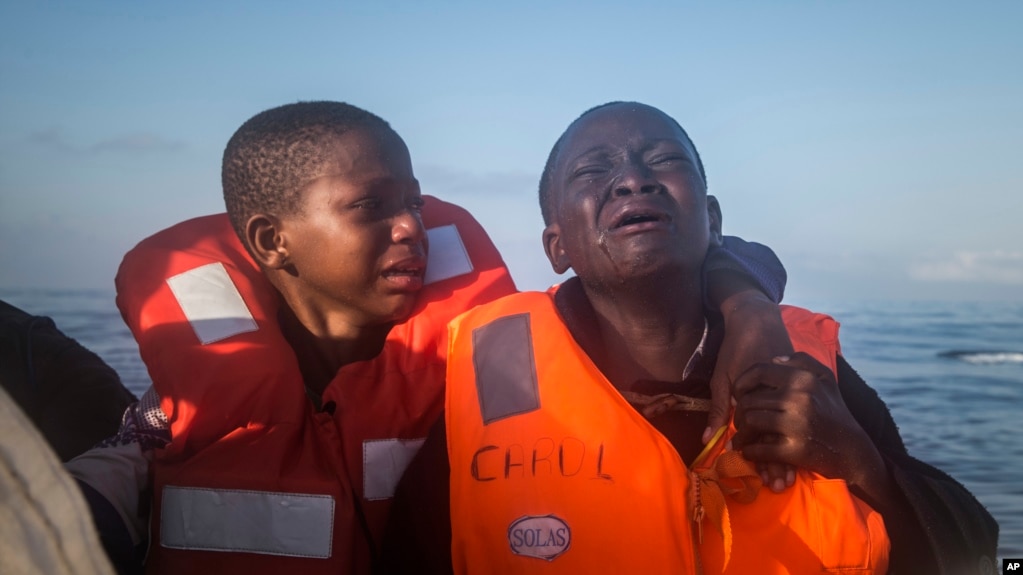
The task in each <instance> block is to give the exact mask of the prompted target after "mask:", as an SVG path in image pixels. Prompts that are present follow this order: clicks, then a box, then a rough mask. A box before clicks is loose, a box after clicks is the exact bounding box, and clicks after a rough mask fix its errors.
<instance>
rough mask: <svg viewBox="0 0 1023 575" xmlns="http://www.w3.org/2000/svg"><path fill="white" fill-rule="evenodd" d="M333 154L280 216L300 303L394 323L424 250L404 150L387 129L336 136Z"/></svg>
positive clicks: (416, 280)
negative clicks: (297, 202)
mask: <svg viewBox="0 0 1023 575" xmlns="http://www.w3.org/2000/svg"><path fill="white" fill-rule="evenodd" d="M332 158H333V159H332V161H331V162H330V163H329V164H328V165H327V166H326V167H325V170H324V172H323V173H324V174H325V175H324V176H322V177H319V178H317V179H316V180H314V181H313V182H311V183H310V184H308V185H307V187H306V189H305V190H304V191H303V192H302V193H303V198H302V200H301V208H300V210H299V212H298V213H296V214H294V215H292V216H289V217H286V218H283V221H282V224H283V226H284V229H285V230H286V231H287V234H286V236H287V241H288V242H289V246H288V247H289V259H290V264H291V266H292V269H293V270H294V271H293V273H294V275H295V279H296V280H297V281H296V282H295V283H296V284H297V285H298V286H299V290H300V292H304V293H300V295H299V297H301V298H302V305H303V306H311V307H312V308H313V309H318V310H319V311H320V312H321V313H323V314H330V316H331V317H332V318H338V317H339V318H340V319H343V320H344V321H347V322H349V323H351V324H352V325H360V326H361V325H377V324H382V323H388V322H396V321H401V320H403V319H405V318H406V317H408V315H409V314H410V313H411V312H412V308H413V306H414V305H415V300H416V295H417V293H418V292H419V290H420V289H422V287H423V274H424V272H425V270H426V249H427V245H426V233H425V230H424V229H423V222H422V220H421V219H420V213H419V212H420V209H421V207H422V204H423V200H422V197H421V194H420V191H419V182H418V181H417V180H416V178H415V175H414V174H413V173H412V161H411V159H410V158H409V153H408V149H407V148H406V147H405V143H404V142H403V141H402V140H401V138H400V137H399V136H398V135H397V134H395V133H394V132H391V131H388V130H381V129H358V130H353V131H351V132H348V133H346V134H344V135H343V136H341V137H339V138H337V139H336V140H335V143H334V144H333V152H332ZM338 314H340V316H338Z"/></svg>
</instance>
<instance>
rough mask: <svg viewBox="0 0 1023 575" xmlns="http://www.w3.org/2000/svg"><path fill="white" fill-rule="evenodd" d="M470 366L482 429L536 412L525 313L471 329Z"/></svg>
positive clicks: (536, 390)
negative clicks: (497, 422)
mask: <svg viewBox="0 0 1023 575" xmlns="http://www.w3.org/2000/svg"><path fill="white" fill-rule="evenodd" d="M472 363H473V368H474V369H475V373H476V394H477V397H478V398H479V402H480V414H481V415H482V417H483V425H487V424H490V423H493V422H494V421H497V420H499V419H503V418H505V417H510V416H512V415H519V414H522V413H527V412H530V411H533V410H536V409H539V408H540V390H539V387H538V384H537V379H536V361H535V358H534V356H533V336H532V333H531V332H530V327H529V314H528V313H524V314H518V315H511V316H507V317H502V318H499V319H496V320H494V321H492V322H490V323H488V324H487V325H484V326H482V327H478V328H476V329H474V330H473V331H472Z"/></svg>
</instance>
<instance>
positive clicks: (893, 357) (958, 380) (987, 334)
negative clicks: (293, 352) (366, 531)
mask: <svg viewBox="0 0 1023 575" xmlns="http://www.w3.org/2000/svg"><path fill="white" fill-rule="evenodd" d="M0 299H3V300H5V301H7V302H9V303H11V304H13V305H15V306H18V307H20V308H21V309H23V310H25V311H28V312H30V313H34V314H38V315H48V316H50V317H52V318H53V319H54V321H55V322H56V323H57V326H58V327H59V328H60V329H61V330H62V331H64V333H66V334H67V335H69V336H71V337H73V338H75V339H77V340H78V341H79V342H81V343H82V344H83V345H85V346H86V347H88V348H89V349H91V350H93V351H95V352H96V353H97V354H99V355H100V356H101V357H102V358H103V359H104V360H106V361H107V363H109V364H110V365H111V366H112V367H113V368H114V369H116V370H117V372H118V373H119V374H120V375H121V379H122V380H123V381H124V383H125V385H127V386H128V388H129V389H131V390H132V391H133V392H134V393H135V394H136V395H141V394H142V393H143V392H144V391H145V389H146V388H147V387H148V386H149V380H148V376H147V374H146V370H145V367H144V366H143V365H142V362H141V360H140V359H139V356H138V351H137V349H136V347H135V341H134V340H133V339H132V337H131V335H130V334H129V333H128V330H127V328H126V327H125V326H124V324H123V323H122V321H121V317H120V315H119V313H118V312H117V309H116V308H115V306H114V296H113V294H112V293H109V292H106V291H25V290H21V291H19V290H0ZM791 303H797V304H799V305H804V306H806V307H810V308H812V309H815V310H817V311H824V312H827V313H830V314H831V315H832V316H834V317H835V318H836V319H838V320H839V322H841V324H842V330H841V339H842V350H843V353H844V355H845V357H846V359H848V360H849V363H851V364H852V366H853V367H854V368H855V369H856V370H857V371H858V372H859V373H860V375H862V376H863V378H864V379H865V380H867V382H868V383H870V384H871V385H872V386H873V387H874V388H876V389H877V390H878V392H879V393H880V394H881V397H882V398H884V400H885V401H886V402H887V403H888V405H889V406H890V407H891V409H892V412H893V413H894V415H895V420H896V422H898V424H899V428H900V430H901V431H902V435H903V438H904V439H905V441H906V445H907V446H908V447H909V450H910V452H911V453H913V454H914V455H915V456H916V457H918V458H920V459H922V460H924V461H927V462H929V463H932V464H934V465H936V466H938V467H940V468H941V469H943V470H945V471H947V472H949V473H950V474H951V475H953V476H954V477H955V478H956V479H958V480H959V481H960V482H962V483H963V484H964V485H965V486H966V487H967V488H968V489H970V491H971V492H973V494H974V495H976V496H977V498H978V499H980V501H981V502H983V503H984V505H986V506H987V508H988V510H989V511H990V512H991V513H992V514H993V515H994V516H995V518H996V519H997V520H998V522H999V524H1000V526H1001V539H1000V542H999V555H1000V556H1002V557H1020V556H1023V303H966V304H951V303H943V302H942V303H930V302H928V303H915V302H887V303H884V302H881V303H855V304H853V303H848V302H845V303H839V304H832V303H826V302H791Z"/></svg>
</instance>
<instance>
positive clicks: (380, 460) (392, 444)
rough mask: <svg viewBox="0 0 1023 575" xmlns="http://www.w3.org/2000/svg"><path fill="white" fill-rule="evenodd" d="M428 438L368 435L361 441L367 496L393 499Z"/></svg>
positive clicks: (365, 492)
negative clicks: (381, 437)
mask: <svg viewBox="0 0 1023 575" xmlns="http://www.w3.org/2000/svg"><path fill="white" fill-rule="evenodd" d="M425 441H426V439H367V440H366V441H363V442H362V491H363V497H365V498H366V499H367V500H370V501H372V500H376V499H390V498H391V497H394V490H395V488H397V487H398V481H400V480H401V476H402V474H403V473H405V469H407V468H408V465H409V463H412V458H414V457H415V456H416V453H419V448H421V447H422V446H423V442H425Z"/></svg>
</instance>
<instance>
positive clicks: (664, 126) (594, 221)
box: [544, 103, 721, 285]
mask: <svg viewBox="0 0 1023 575" xmlns="http://www.w3.org/2000/svg"><path fill="white" fill-rule="evenodd" d="M551 193H552V199H553V204H554V218H553V222H552V223H551V225H549V226H548V227H547V229H546V230H545V231H544V246H545V248H546V250H547V256H548V258H549V259H550V261H551V265H552V266H553V267H554V270H555V271H556V272H558V273H563V272H564V271H566V270H567V269H569V268H572V269H574V270H575V273H576V275H578V276H579V277H580V279H582V280H583V282H584V283H586V284H589V285H610V284H614V283H622V282H626V281H628V280H634V279H644V278H653V277H656V276H658V275H664V274H677V273H683V274H691V275H690V277H698V274H699V272H700V267H701V266H702V263H703V259H704V256H705V255H706V252H707V247H708V245H709V244H710V243H711V242H717V241H719V238H720V229H721V227H720V222H721V218H720V210H719V209H718V207H717V201H716V200H715V199H714V198H713V197H712V196H711V197H708V196H707V191H706V188H705V186H704V183H703V179H702V177H701V176H700V171H699V167H698V163H697V156H696V150H695V149H694V148H693V145H692V143H690V142H689V139H688V138H687V137H686V136H685V134H684V133H683V132H682V130H681V129H680V128H679V127H678V125H677V124H676V123H675V122H674V121H672V120H671V118H669V117H668V116H666V115H665V114H664V113H663V112H661V111H659V110H657V109H655V108H651V107H648V106H644V105H641V104H629V103H625V104H615V105H612V106H607V107H605V108H601V109H598V110H596V111H594V112H591V113H590V114H588V115H586V116H584V117H583V118H582V119H580V120H579V121H577V122H576V123H575V124H574V125H573V126H571V127H570V128H569V130H568V132H566V134H565V137H564V140H563V141H562V145H561V149H560V152H559V153H558V156H557V158H556V161H555V164H554V170H553V173H552V180H551Z"/></svg>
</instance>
